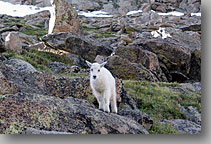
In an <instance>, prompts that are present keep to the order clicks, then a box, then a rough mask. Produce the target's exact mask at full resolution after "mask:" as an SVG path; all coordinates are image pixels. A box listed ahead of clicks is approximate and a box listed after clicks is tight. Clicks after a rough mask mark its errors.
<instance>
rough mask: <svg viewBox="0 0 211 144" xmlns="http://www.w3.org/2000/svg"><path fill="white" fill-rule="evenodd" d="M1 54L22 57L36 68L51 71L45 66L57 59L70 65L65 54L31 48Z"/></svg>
mask: <svg viewBox="0 0 211 144" xmlns="http://www.w3.org/2000/svg"><path fill="white" fill-rule="evenodd" d="M3 55H4V56H6V57H9V58H18V59H22V60H24V61H27V62H28V63H30V64H31V65H33V66H34V67H35V68H36V69H37V70H41V71H46V72H51V70H50V69H49V68H48V67H47V65H48V63H49V62H54V61H57V62H62V63H64V64H66V65H69V66H70V64H69V61H68V58H67V57H66V56H65V55H59V54H55V53H51V52H43V51H38V50H32V51H30V52H28V51H23V52H22V53H21V54H17V53H11V52H9V53H7V52H6V53H3Z"/></svg>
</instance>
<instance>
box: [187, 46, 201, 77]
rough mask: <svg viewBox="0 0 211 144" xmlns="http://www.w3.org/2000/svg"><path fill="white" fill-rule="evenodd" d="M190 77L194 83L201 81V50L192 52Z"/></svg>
mask: <svg viewBox="0 0 211 144" xmlns="http://www.w3.org/2000/svg"><path fill="white" fill-rule="evenodd" d="M189 77H190V79H192V80H194V81H201V49H195V50H193V51H192V52H191V66H190V72H189Z"/></svg>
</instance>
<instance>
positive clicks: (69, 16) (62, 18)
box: [53, 0, 83, 34]
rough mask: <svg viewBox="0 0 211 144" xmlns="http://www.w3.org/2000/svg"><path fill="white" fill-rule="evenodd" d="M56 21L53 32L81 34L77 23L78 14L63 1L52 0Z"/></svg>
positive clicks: (81, 31) (81, 30)
mask: <svg viewBox="0 0 211 144" xmlns="http://www.w3.org/2000/svg"><path fill="white" fill-rule="evenodd" d="M53 4H54V5H55V7H56V8H55V12H56V21H55V26H54V29H53V32H73V33H75V34H83V28H82V27H81V26H80V23H79V21H78V14H77V12H76V10H75V9H74V8H72V6H71V5H70V4H69V3H68V2H67V1H66V0H65V1H64V0H54V2H53Z"/></svg>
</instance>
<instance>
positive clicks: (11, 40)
mask: <svg viewBox="0 0 211 144" xmlns="http://www.w3.org/2000/svg"><path fill="white" fill-rule="evenodd" d="M5 49H6V51H10V52H15V53H21V52H22V43H21V40H20V37H19V33H18V32H9V34H8V35H7V36H6V38H5Z"/></svg>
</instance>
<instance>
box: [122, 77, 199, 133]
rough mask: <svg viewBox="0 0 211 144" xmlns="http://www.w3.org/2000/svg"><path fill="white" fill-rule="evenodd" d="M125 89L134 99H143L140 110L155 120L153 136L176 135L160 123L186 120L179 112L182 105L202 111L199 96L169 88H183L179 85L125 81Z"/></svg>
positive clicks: (168, 127) (151, 130)
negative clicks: (170, 120)
mask: <svg viewBox="0 0 211 144" xmlns="http://www.w3.org/2000/svg"><path fill="white" fill-rule="evenodd" d="M124 87H125V89H126V90H127V91H128V93H129V94H131V95H132V96H133V97H135V98H137V99H141V101H142V104H141V105H140V110H141V111H142V112H145V113H146V114H148V115H149V116H150V117H151V118H152V119H153V120H154V125H153V128H152V129H150V130H149V131H150V132H151V133H153V134H161V133H162V134H164V133H166V134H167V133H176V132H175V131H174V130H173V129H172V128H171V127H170V126H168V125H162V124H160V123H159V122H160V120H162V119H186V116H185V115H184V114H183V113H182V112H180V111H179V107H180V105H181V106H195V107H197V108H198V110H199V111H201V97H200V95H199V94H194V93H191V94H186V93H182V92H178V91H173V90H170V89H169V88H168V87H177V88H181V86H180V85H179V84H178V83H165V82H158V83H156V82H147V81H125V82H124ZM186 90H187V91H189V92H190V90H188V89H186Z"/></svg>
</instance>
